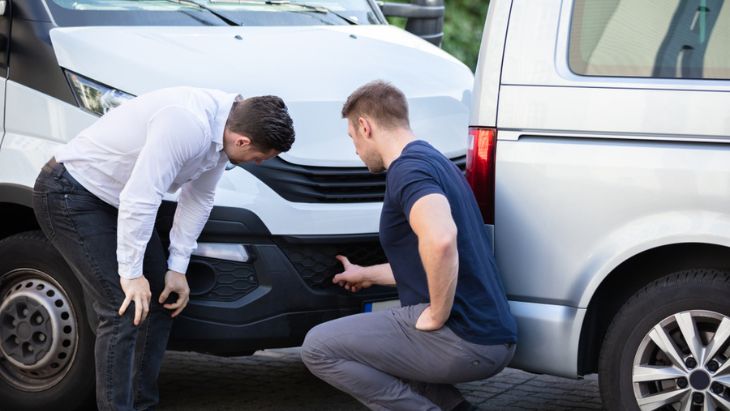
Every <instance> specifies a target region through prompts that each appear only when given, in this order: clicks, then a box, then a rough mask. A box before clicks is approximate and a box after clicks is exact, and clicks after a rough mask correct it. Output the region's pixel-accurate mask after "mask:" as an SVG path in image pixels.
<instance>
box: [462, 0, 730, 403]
mask: <svg viewBox="0 0 730 411" xmlns="http://www.w3.org/2000/svg"><path fill="white" fill-rule="evenodd" d="M467 178H468V179H469V181H470V183H471V185H472V187H473V189H474V192H475V195H476V197H477V199H478V202H479V204H480V206H481V207H482V210H483V214H484V218H485V223H486V224H487V227H488V228H489V229H490V230H493V233H494V246H495V253H496V256H497V262H498V264H499V267H500V269H501V273H502V275H503V278H504V282H505V286H506V289H507V292H508V296H509V299H510V304H511V309H512V312H513V314H514V315H515V316H516V317H517V319H518V321H519V344H518V350H517V355H516V357H515V359H514V361H513V363H512V366H513V367H516V368H521V369H524V370H527V371H532V372H536V373H546V374H553V375H559V376H566V377H573V378H576V377H580V376H583V375H587V374H592V373H596V372H597V373H598V374H599V381H600V389H601V394H602V397H603V401H604V404H605V405H606V407H607V408H608V409H610V410H632V409H641V410H701V409H704V410H714V409H725V410H730V347H729V346H730V1H727V0H641V1H639V0H600V1H598V0H562V1H561V0H540V1H534V0H492V1H491V2H490V5H489V11H488V14H487V19H486V25H485V29H484V35H483V40H482V45H481V52H480V56H479V64H478V67H477V70H476V79H475V86H474V96H473V104H472V117H471V128H470V138H469V154H468V158H467Z"/></svg>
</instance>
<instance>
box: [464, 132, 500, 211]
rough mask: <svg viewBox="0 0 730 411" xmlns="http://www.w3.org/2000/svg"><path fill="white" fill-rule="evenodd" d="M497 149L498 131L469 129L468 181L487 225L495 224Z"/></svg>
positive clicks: (467, 153)
mask: <svg viewBox="0 0 730 411" xmlns="http://www.w3.org/2000/svg"><path fill="white" fill-rule="evenodd" d="M496 149H497V130H495V129H493V128H485V127H469V144H468V149H467V152H466V180H467V181H468V182H469V185H470V186H471V189H472V191H474V197H476V200H477V204H478V205H479V208H480V209H481V210H482V217H484V222H485V223H487V224H494V172H495V168H494V166H495V162H496V157H495V155H496Z"/></svg>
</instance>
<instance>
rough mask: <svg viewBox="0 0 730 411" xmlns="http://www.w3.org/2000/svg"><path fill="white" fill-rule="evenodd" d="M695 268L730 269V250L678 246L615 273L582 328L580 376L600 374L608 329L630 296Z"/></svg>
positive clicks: (653, 252) (592, 304)
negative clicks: (604, 341) (600, 356)
mask: <svg viewBox="0 0 730 411" xmlns="http://www.w3.org/2000/svg"><path fill="white" fill-rule="evenodd" d="M692 268H716V269H725V270H729V269H730V247H727V246H722V245H717V244H707V243H677V244H669V245H663V246H659V247H656V248H652V249H649V250H645V251H643V252H641V253H639V254H636V255H634V256H633V257H631V258H629V259H627V260H626V261H624V262H623V263H621V264H619V265H618V266H617V267H616V268H615V269H613V270H612V271H611V272H610V274H609V275H607V276H606V277H605V278H604V280H603V281H602V282H601V284H600V285H599V286H598V288H597V289H596V292H595V293H594V294H593V296H592V297H591V300H590V303H589V304H588V307H587V312H586V317H585V319H584V321H583V326H582V327H581V334H580V343H579V349H578V373H579V374H580V375H586V374H591V373H594V372H597V369H598V356H599V353H600V350H601V344H602V342H603V339H604V337H605V335H606V331H607V330H608V327H609V326H610V325H611V322H612V320H613V318H614V317H615V315H616V314H617V313H618V311H619V309H620V308H621V307H622V306H623V305H624V303H626V301H627V300H628V299H629V298H631V296H632V295H633V294H634V293H636V292H637V291H638V290H640V289H641V288H642V287H644V286H646V285H648V284H649V283H651V282H652V281H654V280H656V279H658V278H660V277H663V276H665V275H667V274H670V273H672V272H676V271H682V270H687V269H692Z"/></svg>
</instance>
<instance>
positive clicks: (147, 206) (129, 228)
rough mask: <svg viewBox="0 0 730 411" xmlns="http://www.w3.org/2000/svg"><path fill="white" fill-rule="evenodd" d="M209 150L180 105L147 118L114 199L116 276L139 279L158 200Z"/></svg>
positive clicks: (191, 116)
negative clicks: (116, 212) (131, 164)
mask: <svg viewBox="0 0 730 411" xmlns="http://www.w3.org/2000/svg"><path fill="white" fill-rule="evenodd" d="M209 146H210V141H209V140H208V139H206V138H205V135H204V128H203V125H202V124H201V122H200V121H199V120H198V119H197V117H195V115H194V114H193V113H192V112H190V111H189V110H187V109H185V108H182V107H175V106H172V107H166V108H164V109H161V110H160V111H158V112H157V113H155V115H153V116H152V118H151V119H150V121H149V123H148V125H147V139H146V142H145V145H144V146H143V147H142V149H141V151H140V153H139V156H138V158H137V161H136V163H135V165H134V168H133V170H132V173H131V175H130V177H129V180H128V181H127V184H126V185H125V186H124V189H123V190H122V192H121V193H120V195H119V217H118V221H117V262H118V264H119V275H120V276H121V277H124V278H137V277H140V276H142V275H143V272H142V264H143V261H144V253H145V249H146V247H147V243H148V242H149V239H150V236H151V235H152V230H153V227H154V224H155V218H156V217H157V210H158V208H159V206H160V203H161V202H162V196H163V195H164V193H165V192H166V191H167V190H168V189H169V187H170V185H171V184H172V183H173V181H174V179H175V177H176V176H177V175H178V173H179V172H180V170H181V168H182V167H183V165H184V164H185V162H186V161H188V160H189V159H191V158H193V157H195V156H197V155H199V154H200V153H201V152H203V151H204V150H206V149H207V148H208V147H209Z"/></svg>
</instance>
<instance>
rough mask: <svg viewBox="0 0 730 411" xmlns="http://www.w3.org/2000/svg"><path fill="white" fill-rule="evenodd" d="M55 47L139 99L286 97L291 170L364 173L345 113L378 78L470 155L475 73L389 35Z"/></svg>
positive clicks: (178, 38)
mask: <svg viewBox="0 0 730 411" xmlns="http://www.w3.org/2000/svg"><path fill="white" fill-rule="evenodd" d="M236 37H239V38H236ZM51 40H52V42H53V48H54V50H55V52H56V57H57V58H58V62H59V64H60V65H61V67H64V68H66V69H68V70H71V71H74V72H76V73H79V74H81V75H83V76H86V77H89V78H91V79H93V80H96V81H99V82H101V83H104V84H107V85H109V86H111V87H114V88H117V89H119V90H122V91H125V92H128V93H131V94H134V95H139V94H142V93H145V92H148V91H151V90H155V89H159V88H164V87H170V86H181V85H187V86H197V87H207V88H217V89H221V90H225V91H229V92H238V93H240V94H242V95H243V96H256V95H264V94H274V95H278V96H281V97H282V98H283V99H284V101H285V102H286V103H287V105H288V106H289V109H290V112H291V115H292V118H293V119H294V126H295V129H296V133H297V139H296V143H295V144H294V146H293V147H292V149H291V151H289V152H288V153H286V154H284V155H282V157H283V158H284V159H286V160H287V161H290V162H293V163H298V164H304V165H319V166H360V165H362V163H361V162H360V159H359V158H358V157H357V156H356V155H355V152H354V148H353V146H352V143H351V142H350V141H349V138H347V125H346V122H345V120H342V119H341V115H340V110H341V108H342V104H343V103H344V101H345V99H346V98H347V96H348V95H349V94H350V93H351V92H352V91H353V90H355V89H356V88H357V87H359V86H361V85H362V84H364V83H366V82H368V81H371V80H374V79H384V80H387V81H391V82H392V83H393V84H394V85H396V86H397V87H399V88H400V89H401V90H403V92H404V93H405V94H406V96H408V99H409V104H410V110H411V125H412V127H413V129H414V131H415V133H416V135H417V136H418V137H419V138H422V139H425V140H428V141H430V142H431V143H432V144H434V146H435V147H436V148H438V149H439V150H441V151H442V152H444V153H445V154H446V155H448V156H457V155H462V154H464V153H465V146H466V136H467V125H468V119H469V107H470V104H471V101H470V100H471V90H472V82H473V76H472V74H471V72H470V71H469V69H468V68H467V67H466V66H464V65H463V64H461V63H460V62H459V61H458V60H456V59H455V58H453V57H451V56H450V55H448V54H447V53H445V52H444V51H442V50H440V49H439V48H437V47H434V46H432V45H431V44H429V43H427V42H425V41H423V40H421V39H419V38H417V37H415V36H413V35H411V34H409V33H406V32H404V31H402V30H400V29H398V28H395V27H392V26H333V27H323V26H316V27H84V28H56V29H53V30H52V31H51Z"/></svg>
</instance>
